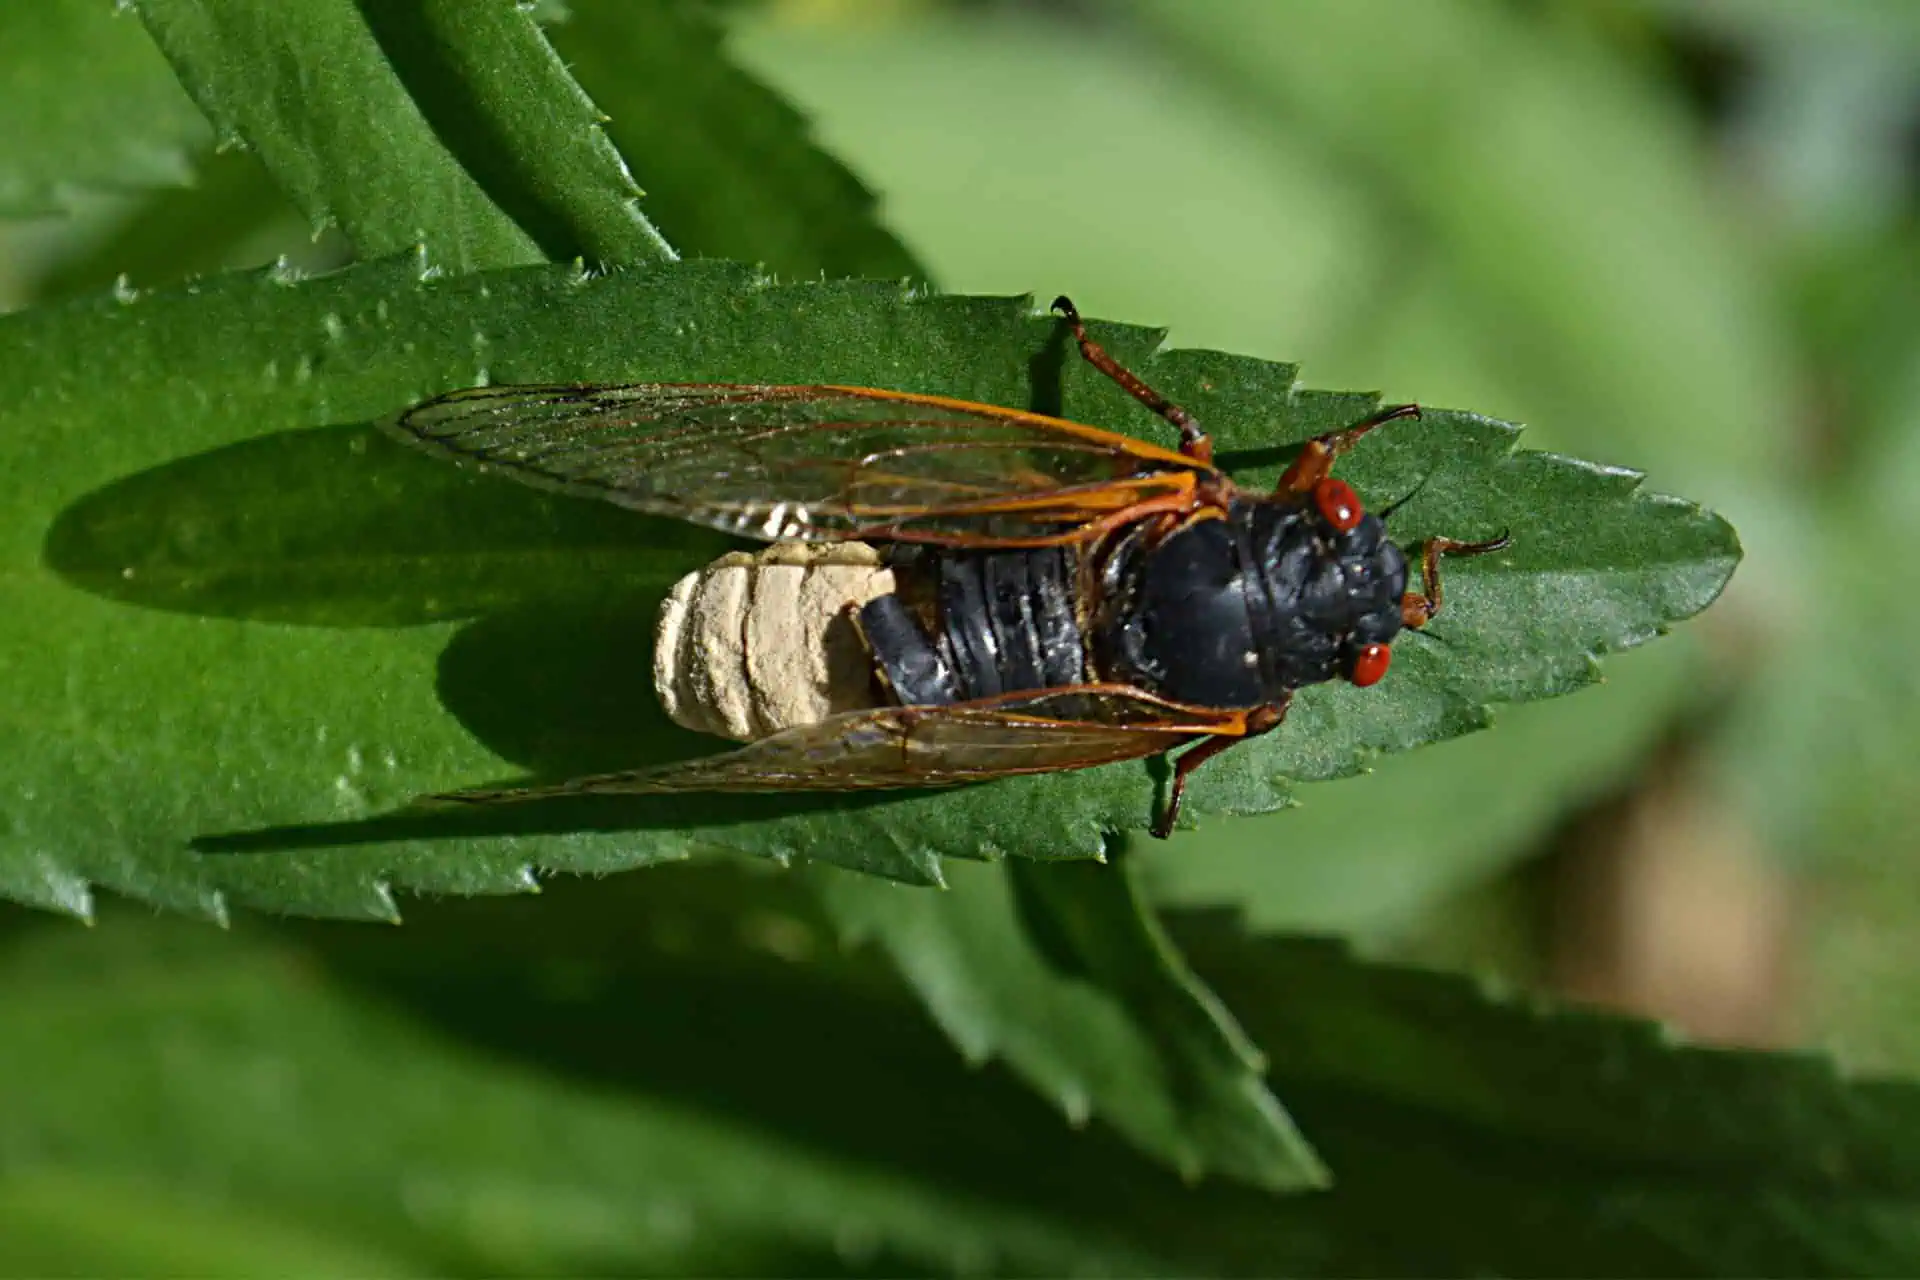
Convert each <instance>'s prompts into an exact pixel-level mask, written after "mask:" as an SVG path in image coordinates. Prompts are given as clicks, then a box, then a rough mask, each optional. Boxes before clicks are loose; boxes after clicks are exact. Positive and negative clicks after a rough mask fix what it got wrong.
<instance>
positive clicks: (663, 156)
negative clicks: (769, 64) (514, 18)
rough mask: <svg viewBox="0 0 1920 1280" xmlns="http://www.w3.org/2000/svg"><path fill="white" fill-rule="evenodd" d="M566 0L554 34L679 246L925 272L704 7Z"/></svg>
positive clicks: (769, 262)
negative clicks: (726, 47)
mask: <svg viewBox="0 0 1920 1280" xmlns="http://www.w3.org/2000/svg"><path fill="white" fill-rule="evenodd" d="M569 9H570V10H571V16H570V18H569V19H568V20H567V21H566V22H565V23H563V24H562V25H559V26H556V27H554V28H553V29H552V30H551V31H550V32H549V38H550V39H551V40H552V41H553V44H554V47H555V49H557V50H558V51H559V53H560V55H561V56H562V57H563V58H565V59H566V61H567V64H568V66H569V68H570V69H571V70H572V72H573V74H574V75H576V76H578V77H579V78H580V79H581V81H582V82H583V83H585V85H586V86H587V88H588V89H589V90H590V91H591V92H592V94H593V96H594V100H595V101H596V102H598V103H599V105H600V107H601V108H602V109H604V110H605V111H606V113H607V115H608V116H609V117H610V119H609V120H608V121H607V124H606V129H607V132H608V133H609V134H610V135H611V136H612V137H613V139H614V140H615V141H616V142H617V143H619V145H620V148H621V150H622V151H623V152H624V153H625V154H626V155H627V157H628V159H629V161H630V162H631V163H632V164H633V166H634V167H635V169H636V170H637V171H638V176H639V177H640V179H641V180H642V181H643V182H644V183H645V184H646V186H647V208H648V210H649V211H650V212H651V213H652V215H653V217H654V220H655V221H656V222H657V223H658V224H659V225H660V226H661V227H662V228H663V229H664V230H665V231H666V232H667V233H668V235H669V237H670V238H671V239H672V240H673V242H674V243H675V244H676V245H678V246H679V247H680V249H681V251H682V252H683V253H687V254H689V255H692V256H696V257H708V258H734V259H739V260H742V261H747V262H753V261H758V262H761V263H763V264H765V265H766V267H767V269H769V270H771V271H773V272H776V273H778V274H780V275H783V276H786V277H787V278H790V279H791V278H797V277H805V276H810V275H815V274H817V273H820V272H825V273H826V274H827V275H830V276H869V277H873V278H876V279H879V278H889V277H891V278H896V279H897V278H899V277H902V276H924V275H925V274H926V273H925V272H924V271H922V270H921V269H920V267H919V266H918V265H917V264H916V263H915V262H914V260H913V258H912V256H911V255H910V254H909V253H908V252H907V250H906V249H905V248H903V247H902V246H901V244H900V242H899V241H898V240H896V239H895V238H894V237H893V236H892V235H891V234H890V233H889V232H888V231H887V230H886V229H885V228H884V227H882V226H881V225H879V223H878V221H877V220H876V218H875V214H874V207H873V205H874V199H873V194H872V192H870V191H868V190H867V189H866V188H865V187H864V186H862V185H861V184H860V182H859V180H858V179H857V178H855V177H854V176H853V175H852V174H850V173H849V172H847V170H846V169H845V168H843V167H842V166H841V165H840V163H839V162H838V161H837V160H835V159H834V158H833V157H832V156H830V155H828V154H827V153H826V152H824V151H822V150H820V149H819V148H818V147H817V146H815V145H814V144H813V143H811V142H810V141H809V140H808V138H807V134H806V127H805V123H804V122H803V121H802V119H801V118H800V116H799V114H798V113H797V112H795V111H794V110H793V108H791V107H789V106H788V105H787V104H786V102H785V101H784V100H782V99H781V98H780V97H778V96H777V95H776V94H774V93H773V92H771V91H770V90H768V89H767V88H766V87H765V86H763V85H761V84H760V83H758V82H757V81H755V80H754V79H753V78H752V77H751V76H749V75H747V74H746V73H745V72H743V71H741V70H739V69H738V68H737V67H735V66H734V65H733V64H732V63H731V62H730V61H729V60H728V59H727V58H726V56H725V54H724V51H723V50H722V49H721V48H720V37H719V32H718V31H717V30H716V28H715V27H714V25H713V23H712V21H711V19H710V18H709V17H708V16H707V15H706V14H705V13H704V12H703V11H702V10H700V9H696V8H694V7H692V6H687V5H681V4H669V3H663V4H657V5H649V6H646V7H644V8H640V9H637V8H635V7H634V6H632V5H629V4H625V3H621V2H620V0H574V2H573V3H572V4H571V5H569Z"/></svg>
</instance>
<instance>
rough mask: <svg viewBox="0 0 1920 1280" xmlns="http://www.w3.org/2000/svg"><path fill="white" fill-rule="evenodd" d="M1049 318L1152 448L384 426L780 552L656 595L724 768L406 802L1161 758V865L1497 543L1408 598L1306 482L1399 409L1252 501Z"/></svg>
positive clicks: (1397, 568) (573, 427)
mask: <svg viewBox="0 0 1920 1280" xmlns="http://www.w3.org/2000/svg"><path fill="white" fill-rule="evenodd" d="M1054 309H1055V310H1056V311H1058V312H1059V313H1060V314H1061V315H1063V316H1064V317H1065V320H1066V322H1067V324H1068V325H1069V326H1070V327H1071V330H1072V332H1073V334H1074V336H1075V338H1076V340H1077V342H1078V345H1079V349H1080V353H1081V355H1082V356H1083V357H1084V358H1085V359H1086V360H1087V361H1088V362H1089V363H1091V364H1092V365H1093V366H1094V367H1095V368H1096V369H1098V370H1099V371H1100V372H1101V373H1103V374H1105V375H1106V376H1107V377H1109V378H1111V379H1113V381H1114V382H1116V383H1118V384H1119V386H1120V387H1121V388H1123V389H1124V390H1125V391H1126V392H1127V393H1128V394H1129V395H1131V396H1132V397H1133V398H1134V399H1136V400H1138V401H1139V402H1140V403H1141V404H1143V405H1145V406H1146V407H1147V408H1148V409H1150V410H1152V411H1153V412H1154V413H1156V414H1158V415H1159V416H1160V417H1162V418H1164V419H1165V420H1166V421H1167V422H1168V423H1170V424H1172V426H1173V427H1174V428H1175V429H1176V430H1177V431H1178V432H1179V443H1178V446H1177V447H1176V448H1163V447H1161V446H1159V445H1155V444H1151V443H1148V442H1146V441H1142V440H1136V439H1133V438H1130V437H1127V436H1123V435H1119V434H1115V433H1112V432H1108V431H1103V430H1100V429H1097V428H1094V427H1089V426H1084V425H1081V424H1079V423H1074V422H1068V421H1064V420H1061V419H1058V418H1050V417H1045V416H1042V415H1039V414H1033V413H1024V412H1021V411H1018V410H1014V409H1005V408H996V407H994V406H991V405H983V404H974V403H970V402H966V401H960V400H950V399H946V398H943V397H940V396H930V395H915V394H911V393H907V392H899V391H882V390H875V389H872V388H868V387H847V386H755V385H733V384H674V383H642V384H630V385H600V386H500V387H482V388H475V389H472V390H467V391H458V392H454V393H452V394H450V395H446V396H442V397H439V398H437V399H434V400H429V401H426V402H425V403H423V404H420V405H417V406H415V407H414V408H412V409H409V410H407V411H406V412H405V413H403V414H401V415H400V417H399V418H398V419H397V420H396V421H395V423H394V424H393V427H394V428H395V429H396V430H397V431H398V433H399V434H400V435H401V436H402V437H403V438H405V439H407V440H409V442H411V443H413V444H415V445H417V446H420V447H423V448H425V449H427V450H428V451H429V452H432V453H435V454H438V455H441V456H445V457H450V458H453V459H455V460H464V461H469V462H477V463H480V464H483V465H484V466H486V467H487V468H488V469H490V470H497V471H500V472H502V473H504V474H507V475H510V476H513V477H515V478H517V479H519V480H522V481H524V482H527V483H529V484H534V485H538V486H541V487H546V488H552V489H557V490H560V491H562V492H566V493H571V494H580V495H586V496H591V497H596V498H601V499H604V500H606V501H609V502H614V503H618V504H620V505H622V506H626V507H631V508H634V509H636V510H640V511H646V512H652V513H657V514H664V515H670V516H675V517H678V518H680V519H683V520H687V521H692V522H694V523H697V524H703V525H708V526H712V527H714V528H718V529H722V530H726V531H728V532H731V533H736V534H743V535H746V536H749V537H754V538H759V539H762V540H765V541H769V542H773V543H775V544H776V545H775V547H774V548H773V549H771V550H770V551H768V552H766V553H762V555H760V556H757V557H756V556H746V555H742V554H739V553H736V554H735V555H734V556H732V557H728V558H725V559H723V560H721V561H718V562H716V563H715V564H714V565H713V566H710V567H709V568H708V569H706V570H703V571H701V572H700V573H696V574H693V575H689V577H688V578H686V579H684V580H683V581H682V583H681V584H680V586H679V587H678V588H676V589H675V593H674V595H673V596H671V597H670V598H669V599H668V601H667V604H666V605H665V607H664V608H663V612H662V620H661V628H660V634H659V636H658V643H657V645H656V651H655V663H656V667H655V676H656V681H655V683H656V686H657V688H658V689H659V691H660V693H661V696H662V700H663V702H665V703H666V705H667V707H668V709H669V711H670V712H672V714H673V715H674V717H675V718H676V719H678V720H680V721H681V722H682V723H685V724H689V725H692V726H693V727H696V728H701V729H705V730H707V731H709V732H718V733H722V734H726V735H728V736H732V737H735V738H738V739H743V740H746V745H744V746H741V747H739V748H737V749H735V750H733V751H729V752H724V753H721V754H719V755H715V756H710V757H706V758H704V759H696V760H691V761H686V762H682V763H677V764H672V765H667V766H664V767H660V768H652V769H643V770H636V771H631V772H626V773H614V774H604V775H596V776H593V777H586V778H576V779H573V780H572V781H568V782H562V783H558V784H552V785H542V786H529V787H520V788H508V789H490V790H476V791H462V792H453V793H449V794H447V795H444V796H437V797H432V799H434V800H436V801H450V802H458V803H474V804H483V803H497V802H504V801H519V800H530V799H538V798H544V797H548V796H556V795H577V794H601V793H629V792H672V791H695V790H703V791H707V790H710V791H760V790H788V789H813V790H853V789H862V788H883V787H930V786H946V785H954V784H959V783H969V782H978V781H982V780H985V779H990V778H997V777H1004V776H1008V775H1013V774H1026V773H1042V772H1052V771H1056V770H1066V769H1082V768H1088V767H1090V766H1094V765H1101V764H1108V763H1111V762H1114V761H1121V760H1132V759H1139V758H1142V757H1147V756H1153V755H1159V754H1162V753H1166V752H1170V751H1173V750H1175V749H1178V748H1183V747H1184V748H1186V749H1185V750H1184V751H1182V752H1181V753H1180V754H1179V755H1178V756H1177V757H1175V759H1174V768H1173V779H1172V786H1171V788H1170V790H1169V793H1168V796H1167V802H1166V804H1165V805H1164V807H1163V808H1162V809H1161V812H1160V814H1159V816H1158V818H1157V820H1156V821H1155V823H1154V825H1153V831H1154V834H1155V835H1158V836H1165V835H1167V834H1168V833H1169V832H1170V831H1171V830H1172V828H1173V825H1174V822H1175V820H1176V818H1177V816H1178V813H1179V808H1180V801H1181V797H1182V795H1183V794H1184V792H1185V789H1186V784H1187V779H1188V777H1189V776H1190V775H1191V774H1192V773H1193V771H1194V769H1196V768H1197V767H1199V766H1200V765H1201V764H1202V763H1204V762H1205V761H1207V760H1208V759H1210V758H1212V757H1213V756H1215V755H1217V754H1219V753H1220V752H1221V751H1223V750H1225V749H1227V748H1228V747H1230V746H1232V745H1234V744H1235V743H1238V742H1242V741H1245V740H1246V739H1248V738H1251V737H1254V736H1256V735H1259V734H1263V733H1267V732H1269V731H1271V730H1272V729H1274V728H1275V727H1276V726H1278V725H1279V724H1280V723H1281V721H1282V720H1283V719H1284V717H1285V716H1286V712H1287V707H1288V704H1289V703H1290V701H1291V700H1292V698H1293V695H1294V693H1295V691H1297V690H1299V689H1301V688H1304V687H1306V686H1308V685H1313V684H1319V683H1323V682H1326V681H1329V680H1335V679H1345V680H1347V681H1350V682H1352V683H1353V684H1355V685H1371V684H1374V683H1376V682H1377V681H1379V680H1380V679H1381V678H1382V677H1383V676H1384V675H1386V673H1387V667H1388V664H1389V662H1390V660H1391V657H1392V650H1391V648H1390V646H1391V644H1392V642H1393V640H1394V638H1395V636H1396V635H1397V634H1398V633H1399V632H1400V631H1401V629H1402V628H1404V627H1421V626H1424V625H1426V623H1427V622H1428V621H1430V620H1431V619H1432V618H1433V616H1434V615H1435V614H1437V613H1438V612H1439V611H1440V608H1441V587H1440V562H1441V559H1442V557H1446V556H1470V555H1481V554H1484V553H1487V552H1492V551H1497V550H1500V549H1501V548H1503V547H1505V546H1507V545H1508V543H1509V539H1508V538H1507V537H1506V535H1504V534H1503V535H1501V536H1500V537H1497V538H1493V539H1490V540H1487V541H1482V542H1467V541H1458V540H1455V539H1452V538H1444V537H1441V538H1433V539H1430V540H1429V541H1428V542H1427V543H1426V544H1425V545H1424V547H1423V548H1422V552H1421V556H1420V568H1421V579H1422V582H1421V589H1420V590H1418V591H1410V590H1408V579H1409V565H1408V560H1407V557H1406V555H1405V554H1404V553H1403V552H1402V550H1401V549H1400V548H1399V547H1398V546H1396V545H1395V544H1394V543H1393V542H1392V541H1391V540H1390V539H1389V538H1388V537H1387V535H1386V528H1385V525H1384V523H1383V521H1382V518H1381V516H1379V515H1375V514H1372V513H1369V512H1368V511H1366V510H1365V508H1364V507H1363V506H1362V504H1361V501H1360V498H1359V496H1358V494H1356V493H1355V492H1354V490H1353V488H1352V487H1351V486H1350V485H1348V484H1347V483H1346V482H1345V481H1344V480H1341V479H1338V478H1336V477H1335V476H1333V475H1332V474H1331V472H1332V467H1333V464H1334V461H1335V460H1336V459H1337V458H1338V457H1339V456H1340V455H1341V454H1342V453H1344V452H1346V451H1347V450H1348V449H1350V448H1352V447H1353V446H1354V444H1355V443H1356V442H1358V441H1359V440H1360V439H1361V438H1362V437H1363V436H1365V435H1366V434H1367V433H1368V432H1370V431H1373V430H1375V429H1377V428H1379V427H1381V426H1384V425H1385V424H1387V423H1389V422H1393V421H1395V420H1397V419H1400V418H1405V417H1412V416H1417V415H1418V414H1419V409H1418V407H1417V406H1414V405H1399V406H1395V407H1392V408H1388V409H1385V410H1383V411H1381V412H1379V413H1376V414H1374V415H1373V416H1372V417H1369V418H1367V419H1365V420H1364V421H1361V422H1358V423H1356V424H1354V425H1353V426H1351V427H1348V428H1347V429H1345V430H1343V431H1337V432H1333V433H1331V434H1329V435H1324V436H1321V437H1319V438H1317V439H1314V440H1310V441H1308V442H1307V444H1306V445H1305V446H1304V447H1303V449H1302V450H1301V452H1300V454H1299V455H1298V456H1297V457H1296V458H1295V459H1294V460H1293V462H1292V464H1291V465H1290V466H1289V467H1288V468H1287V470H1286V471H1285V473H1284V474H1283V475H1282V476H1281V477H1280V481H1279V484H1278V486H1277V488H1276V489H1275V490H1274V491H1273V492H1271V493H1254V492H1250V491H1247V490H1245V489H1242V488H1240V487H1239V486H1237V485H1236V484H1235V483H1234V482H1233V481H1232V480H1231V479H1230V478H1229V477H1228V476H1227V475H1226V474H1225V473H1224V472H1222V471H1220V470H1219V469H1217V468H1216V467H1215V466H1214V464H1213V449H1212V443H1211V441H1210V440H1209V438H1208V436H1207V435H1206V433H1205V432H1204V431H1203V430H1202V429H1201V427H1200V424H1199V423H1198V421H1196V420H1195V418H1194V417H1193V415H1192V414H1190V413H1188V412H1187V411H1186V410H1185V409H1182V408H1181V407H1180V406H1178V405H1176V404H1174V403H1172V402H1171V401H1169V400H1167V399H1166V398H1165V397H1163V396H1161V395H1160V394H1159V393H1158V392H1156V391H1154V390H1153V389H1152V388H1151V387H1149V386H1148V385H1147V384H1146V383H1145V382H1143V381H1142V380H1141V379H1140V378H1138V377H1137V376H1136V375H1134V374H1133V373H1132V372H1131V371H1129V370H1128V369H1126V368H1125V367H1123V366H1122V365H1121V364H1119V362H1118V361H1116V360H1115V359H1114V358H1113V357H1112V356H1111V355H1109V354H1108V353H1107V351H1106V350H1105V349H1104V348H1102V347H1101V346H1100V344H1099V343H1097V342H1096V341H1094V340H1093V339H1092V338H1091V337H1090V336H1089V334H1088V332H1087V327H1086V325H1085V323H1084V322H1083V321H1082V320H1081V317H1080V314H1079V312H1078V311H1077V310H1076V309H1075V308H1074V306H1073V304H1072V303H1071V302H1070V301H1068V300H1067V299H1066V298H1060V299H1057V300H1056V301H1055V303H1054ZM796 543H798V544H803V545H801V546H797V547H796V546H795V545H794V544H796ZM805 544H815V545H811V546H808V545H805ZM818 544H830V545H829V546H826V547H823V546H820V545H818ZM834 575H839V576H837V577H836V576H834ZM776 583H777V584H778V585H777V586H769V585H765V584H776ZM809 583H813V584H814V589H813V590H812V594H811V596H810V597H809V596H808V584H809ZM823 583H824V584H826V585H825V586H824V587H822V586H821V585H820V584H823ZM763 595H764V596H766V597H767V598H768V599H769V600H771V599H774V598H776V597H777V598H778V600H779V601H781V602H782V603H778V604H777V605H776V604H772V603H763V602H762V599H761V597H762V596H763ZM806 599H810V601H811V603H803V600H806ZM756 628H757V629H758V630H757V631H756Z"/></svg>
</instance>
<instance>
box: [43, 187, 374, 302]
mask: <svg viewBox="0 0 1920 1280" xmlns="http://www.w3.org/2000/svg"><path fill="white" fill-rule="evenodd" d="M288 222H293V223H295V224H296V225H298V229H297V230H295V231H293V232H292V234H290V235H289V234H287V233H286V227H285V224H287V223H288ZM299 222H300V220H299V219H298V215H297V214H295V212H294V210H293V209H292V207H291V206H289V205H288V204H287V201H286V198H285V197H284V196H282V195H281V194H280V189H279V188H278V187H276V186H275V185H274V184H273V178H272V176H271V175H270V174H268V173H267V171H266V170H265V169H264V168H262V167H261V164H260V161H259V159H258V158H257V157H255V156H254V155H253V154H252V153H250V152H246V151H240V150H231V151H222V152H208V153H205V154H203V155H201V156H200V157H199V158H198V159H197V160H196V161H195V163H194V174H193V179H192V184H191V185H190V186H184V187H170V188H167V189H164V190H160V191H155V192H153V193H151V194H150V195H148V196H147V197H146V198H145V199H143V200H141V201H140V202H138V203H137V204H135V205H133V206H132V207H131V208H130V209H128V210H127V211H126V212H125V213H124V215H122V216H121V217H119V218H118V219H117V220H116V221H115V223H114V225H113V226H112V227H111V228H110V229H109V230H108V231H107V232H106V233H105V234H104V235H102V236H101V237H100V238H99V239H98V240H96V241H94V242H93V243H90V244H87V245H85V246H84V247H82V248H80V249H78V250H77V251H75V252H72V253H70V254H69V255H68V256H66V257H65V258H64V259H62V260H59V261H56V262H55V263H53V264H52V265H51V267H50V268H49V269H47V270H46V271H45V272H44V273H43V274H41V275H40V276H39V278H37V279H36V280H34V282H33V295H34V297H35V298H36V299H39V300H48V299H62V298H70V297H78V296H80V295H83V294H88V293H102V292H105V291H106V290H108V289H111V288H114V287H115V286H116V285H117V284H118V283H119V282H120V281H121V280H122V279H123V278H124V279H125V280H126V281H127V282H128V283H130V284H133V285H136V286H140V287H146V288H151V287H154V286H156V285H167V284H174V283H176V282H178V281H180V280H183V279H186V278H188V277H190V276H196V275H204V274H208V273H210V272H214V271H219V270H222V269H232V268H237V267H244V266H253V265H257V264H258V263H259V262H260V261H262V260H264V259H255V260H254V261H253V262H247V261H242V260H236V258H235V255H236V253H240V252H243V251H244V248H245V246H247V245H248V244H249V243H250V242H253V241H255V240H260V239H268V240H272V241H274V242H275V243H276V248H283V247H284V248H289V249H301V250H302V252H303V256H317V252H318V251H316V250H314V249H313V247H312V246H313V241H312V240H310V239H309V237H308V235H307V233H306V228H305V226H304V225H299ZM303 241H304V242H306V243H305V245H304V246H303V245H302V244H301V242H303ZM273 256H274V253H273V252H272V251H269V252H268V254H267V255H266V258H267V259H271V258H272V257H273ZM328 265H342V264H340V263H337V262H336V263H332V264H328Z"/></svg>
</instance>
